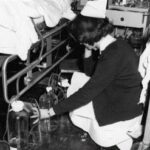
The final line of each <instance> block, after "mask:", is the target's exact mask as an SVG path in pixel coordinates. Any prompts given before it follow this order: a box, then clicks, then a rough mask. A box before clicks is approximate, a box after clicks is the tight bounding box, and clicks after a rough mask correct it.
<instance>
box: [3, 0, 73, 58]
mask: <svg viewBox="0 0 150 150" xmlns="http://www.w3.org/2000/svg"><path fill="white" fill-rule="evenodd" d="M70 4H71V0H0V53H5V54H17V55H18V56H19V57H20V58H21V59H22V60H26V58H27V53H28V50H29V48H30V47H31V45H32V44H33V43H35V42H37V41H38V36H37V33H36V31H35V28H34V25H33V23H32V21H31V18H32V19H33V20H36V21H37V20H38V18H40V19H44V21H45V23H46V25H47V26H48V27H54V26H56V25H57V24H58V22H59V20H60V19H61V18H62V17H64V18H68V19H70V20H72V19H73V18H74V17H75V14H74V13H73V12H72V10H71V7H70ZM41 21H42V20H41Z"/></svg>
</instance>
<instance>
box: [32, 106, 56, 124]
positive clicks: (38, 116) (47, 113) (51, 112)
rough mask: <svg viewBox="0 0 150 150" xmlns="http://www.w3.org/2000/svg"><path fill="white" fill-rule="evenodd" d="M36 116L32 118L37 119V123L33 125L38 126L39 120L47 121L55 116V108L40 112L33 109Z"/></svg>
mask: <svg viewBox="0 0 150 150" xmlns="http://www.w3.org/2000/svg"><path fill="white" fill-rule="evenodd" d="M33 112H34V115H33V116H31V118H32V119H34V118H35V121H34V122H33V124H36V123H37V122H39V119H47V118H50V117H52V116H54V115H55V112H54V110H53V108H50V109H49V110H48V109H40V112H39V111H38V110H37V108H33Z"/></svg>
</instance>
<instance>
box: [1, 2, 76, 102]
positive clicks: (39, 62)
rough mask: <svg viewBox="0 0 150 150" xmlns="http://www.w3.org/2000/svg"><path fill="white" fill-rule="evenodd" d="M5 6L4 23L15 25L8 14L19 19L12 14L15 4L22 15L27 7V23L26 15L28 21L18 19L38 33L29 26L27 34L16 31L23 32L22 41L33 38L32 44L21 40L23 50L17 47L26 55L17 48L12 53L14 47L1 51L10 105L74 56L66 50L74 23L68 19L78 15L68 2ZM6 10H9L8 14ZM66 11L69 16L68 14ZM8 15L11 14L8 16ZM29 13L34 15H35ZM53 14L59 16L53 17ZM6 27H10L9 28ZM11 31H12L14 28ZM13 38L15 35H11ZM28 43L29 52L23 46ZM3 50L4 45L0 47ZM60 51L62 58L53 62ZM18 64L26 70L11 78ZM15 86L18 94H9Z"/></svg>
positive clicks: (5, 91) (4, 83) (3, 7)
mask: <svg viewBox="0 0 150 150" xmlns="http://www.w3.org/2000/svg"><path fill="white" fill-rule="evenodd" d="M1 3H2V4H1V5H0V6H1V7H2V8H1V9H0V11H1V13H3V16H4V17H5V16H6V17H8V20H7V19H6V21H4V22H5V23H6V24H7V23H12V22H11V20H10V19H9V17H10V16H8V15H10V14H11V17H12V15H13V17H14V19H16V18H15V16H14V15H16V12H14V11H12V12H11V10H12V9H13V5H14V6H15V11H17V10H18V13H20V11H19V10H20V9H23V8H24V9H27V10H23V11H28V14H27V17H28V18H27V20H26V21H24V20H23V19H26V18H25V17H24V16H25V15H24V14H22V15H23V17H24V18H23V19H22V18H21V20H19V19H18V18H19V17H20V16H17V17H18V18H17V21H18V24H19V23H21V24H22V21H24V24H27V23H29V25H31V28H32V27H33V28H32V29H34V30H35V31H33V32H35V33H34V34H31V33H30V31H32V30H30V31H29V30H28V29H29V26H27V31H28V32H24V33H23V34H22V35H21V34H20V33H21V32H20V31H17V30H16V33H17V32H19V34H20V37H19V38H21V37H22V38H24V37H25V35H24V34H27V36H28V35H30V37H29V38H30V43H29V42H28V43H27V42H26V41H23V40H25V39H26V37H25V39H23V40H20V39H19V40H18V43H19V42H22V41H23V43H20V45H19V47H18V45H17V46H16V47H17V48H18V49H19V48H22V50H23V49H24V50H25V51H26V52H25V53H24V51H21V52H18V51H17V50H18V49H16V51H15V49H14V50H12V51H11V48H9V50H8V51H7V50H2V48H0V53H1V54H0V68H2V69H1V76H2V83H3V93H4V99H5V101H6V102H7V103H9V104H10V103H11V102H13V101H14V100H18V99H19V98H20V97H21V96H22V95H23V94H25V93H26V92H27V91H28V90H29V89H31V88H32V87H33V86H34V85H36V84H37V83H38V82H39V81H40V80H41V79H43V78H44V77H45V76H46V75H47V74H49V73H50V72H51V71H52V70H53V69H54V68H55V67H56V66H57V65H58V64H60V62H61V61H62V60H64V59H65V58H66V57H67V56H68V55H69V54H70V53H71V50H66V48H65V46H64V45H66V44H67V42H68V40H69V36H67V30H66V28H67V26H68V25H69V23H70V21H68V20H71V19H72V18H73V17H74V14H73V13H72V11H71V9H70V1H68V0H65V1H63V0H55V1H54V0H49V1H48V0H38V1H35V0H31V1H27V0H21V1H18V0H14V1H13V2H12V1H11V2H10V1H9V2H7V1H2V2H1ZM11 3H12V4H11ZM16 4H17V5H16ZM52 4H53V5H52ZM59 5H60V6H59ZM57 6H58V7H57ZM21 7H22V8H21ZM39 7H40V8H39ZM9 8H10V9H9ZM50 8H51V9H52V11H51V12H50V13H49V12H48V10H51V9H50ZM6 9H8V11H7V12H6ZM66 10H67V11H68V12H69V13H68V12H66ZM2 11H3V12H2ZM8 12H9V14H7V13H8ZM29 12H31V16H30V14H29ZM53 12H54V13H55V14H53ZM70 12H71V13H72V14H71V13H70ZM47 13H48V14H47ZM64 14H65V15H66V16H67V17H68V16H69V18H67V17H65V15H64ZM68 14H69V15H68ZM70 15H71V18H70ZM64 18H66V19H64ZM62 20H65V21H62ZM66 20H67V21H66ZM15 21H16V20H15ZM19 21H20V22H19ZM4 22H3V25H4ZM21 24H20V25H21ZM3 25H2V23H1V22H0V27H4V26H3ZM13 25H14V24H13ZM15 25H16V24H15ZM27 25H28V24H27ZM6 27H8V26H7V25H6ZM15 27H16V26H15ZM44 27H45V28H44ZM8 28H9V29H10V27H8ZM8 28H7V29H8ZM25 28H26V27H25ZM3 29H4V28H3ZM21 30H22V29H21ZM25 31H26V29H25ZM9 35H10V36H11V34H9ZM36 36H37V37H36ZM3 38H4V39H5V38H9V37H8V36H3V37H2V38H1V39H2V40H3ZM32 38H33V39H32ZM12 40H13V39H12ZM27 40H28V39H27ZM5 41H6V43H7V42H8V41H9V39H8V41H7V39H6V40H5ZM31 41H32V42H31ZM10 42H11V41H10ZM25 42H26V43H27V47H29V49H25V48H26V46H25V47H23V46H24V45H23V46H22V44H24V43H25ZM4 43H5V42H4ZM13 44H14V43H13ZM7 45H8V44H7ZM10 45H11V44H10ZM0 47H2V46H1V45H0ZM13 48H14V47H13ZM58 50H59V51H60V52H61V53H62V55H61V56H59V59H57V60H53V57H55V56H54V55H57V53H58ZM62 51H63V52H62ZM5 52H6V53H5ZM22 54H23V55H22ZM34 54H35V55H34ZM15 61H17V64H21V66H23V67H22V68H21V69H19V70H17V72H15V73H13V74H11V75H10V73H9V72H10V67H9V66H11V64H13V63H14V62H15ZM11 70H12V69H11ZM22 78H23V82H24V83H23V84H24V86H23V87H21V88H20V82H21V81H22ZM12 83H13V84H15V86H16V87H15V89H16V92H15V93H13V95H9V92H10V91H11V89H10V90H9V86H10V85H12Z"/></svg>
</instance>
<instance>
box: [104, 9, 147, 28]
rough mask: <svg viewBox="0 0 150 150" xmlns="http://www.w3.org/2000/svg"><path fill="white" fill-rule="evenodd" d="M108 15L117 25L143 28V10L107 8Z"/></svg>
mask: <svg viewBox="0 0 150 150" xmlns="http://www.w3.org/2000/svg"><path fill="white" fill-rule="evenodd" d="M106 16H107V17H108V18H109V20H110V21H112V23H113V24H114V25H116V26H125V27H134V28H143V27H144V18H143V17H144V16H143V13H141V12H129V11H117V10H107V12H106Z"/></svg>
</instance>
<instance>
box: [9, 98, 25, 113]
mask: <svg viewBox="0 0 150 150" xmlns="http://www.w3.org/2000/svg"><path fill="white" fill-rule="evenodd" d="M11 107H12V110H13V111H15V112H20V111H22V110H23V108H24V103H23V102H22V101H20V100H17V101H14V102H12V104H11Z"/></svg>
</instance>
